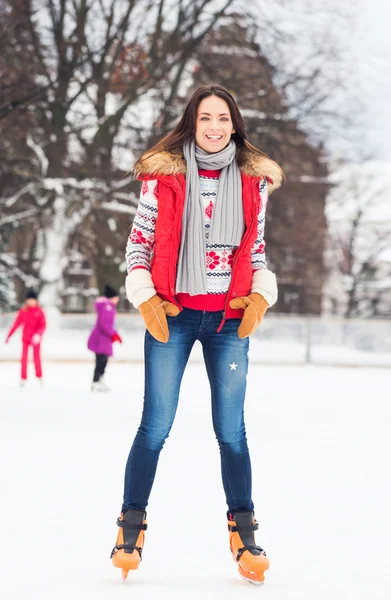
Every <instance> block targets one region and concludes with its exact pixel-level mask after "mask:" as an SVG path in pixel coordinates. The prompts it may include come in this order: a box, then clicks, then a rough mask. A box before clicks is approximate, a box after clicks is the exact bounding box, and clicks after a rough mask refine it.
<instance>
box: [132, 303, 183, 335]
mask: <svg viewBox="0 0 391 600" xmlns="http://www.w3.org/2000/svg"><path fill="white" fill-rule="evenodd" d="M138 309H139V311H140V315H141V316H142V318H143V319H144V323H145V326H146V328H147V329H148V331H149V333H150V334H151V335H152V336H153V337H154V338H155V339H156V340H157V341H158V342H163V343H164V344H165V343H166V342H168V338H169V337H170V332H169V331H168V324H167V317H166V315H168V316H169V317H176V316H177V315H178V314H179V312H180V311H179V308H178V307H177V306H175V304H172V303H171V302H167V300H162V299H161V298H160V297H159V296H157V295H155V296H152V298H150V299H149V300H147V301H146V302H143V303H142V304H140V306H139V307H138Z"/></svg>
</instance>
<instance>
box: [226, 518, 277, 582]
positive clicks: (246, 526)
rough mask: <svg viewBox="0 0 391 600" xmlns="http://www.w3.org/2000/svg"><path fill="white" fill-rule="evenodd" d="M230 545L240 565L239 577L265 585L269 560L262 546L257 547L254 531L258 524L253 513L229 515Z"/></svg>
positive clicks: (235, 559) (233, 556)
mask: <svg viewBox="0 0 391 600" xmlns="http://www.w3.org/2000/svg"><path fill="white" fill-rule="evenodd" d="M227 516H228V531H229V545H230V549H231V552H232V558H233V559H234V561H235V562H236V563H238V571H239V575H240V576H241V577H242V579H245V580H246V581H249V582H250V583H253V584H254V585H263V582H264V579H265V571H267V569H268V568H269V564H270V563H269V559H268V558H267V556H266V553H265V552H264V550H262V548H261V547H260V546H256V544H255V540H254V531H256V530H257V529H258V523H257V521H256V520H255V519H254V514H253V512H252V511H245V512H236V513H233V514H230V513H228V515H227Z"/></svg>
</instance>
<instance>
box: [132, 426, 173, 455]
mask: <svg viewBox="0 0 391 600" xmlns="http://www.w3.org/2000/svg"><path fill="white" fill-rule="evenodd" d="M171 426H172V423H166V424H164V423H162V424H159V425H154V426H153V425H150V424H148V423H144V422H143V421H142V422H141V424H140V427H139V428H138V431H137V435H136V439H137V443H138V445H139V446H143V447H144V448H148V449H149V450H161V449H162V448H163V446H164V442H165V441H166V439H167V438H168V436H169V434H170V431H171Z"/></svg>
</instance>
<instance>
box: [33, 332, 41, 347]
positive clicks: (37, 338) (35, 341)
mask: <svg viewBox="0 0 391 600" xmlns="http://www.w3.org/2000/svg"><path fill="white" fill-rule="evenodd" d="M40 341H41V336H40V335H39V333H34V335H33V337H32V338H31V342H32V344H33V346H38V344H39V342H40Z"/></svg>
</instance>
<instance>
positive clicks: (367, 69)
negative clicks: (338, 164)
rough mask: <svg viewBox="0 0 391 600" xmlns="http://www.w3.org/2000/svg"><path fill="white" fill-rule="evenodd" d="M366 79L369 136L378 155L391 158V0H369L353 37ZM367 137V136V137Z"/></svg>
mask: <svg viewBox="0 0 391 600" xmlns="http://www.w3.org/2000/svg"><path fill="white" fill-rule="evenodd" d="M353 48H354V49H355V52H356V53H357V70H358V73H359V74H360V73H362V77H363V78H364V86H363V89H364V92H365V95H366V96H367V98H368V104H369V111H368V117H367V119H366V123H367V133H368V139H369V140H370V143H371V145H372V147H373V150H374V152H376V154H377V157H379V158H386V159H388V160H391V1H390V0H365V1H364V2H363V10H362V12H361V14H360V16H359V27H358V30H357V35H356V36H355V37H354V39H353ZM364 138H365V136H363V139H364Z"/></svg>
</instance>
